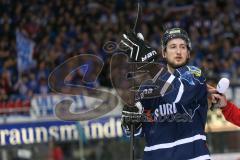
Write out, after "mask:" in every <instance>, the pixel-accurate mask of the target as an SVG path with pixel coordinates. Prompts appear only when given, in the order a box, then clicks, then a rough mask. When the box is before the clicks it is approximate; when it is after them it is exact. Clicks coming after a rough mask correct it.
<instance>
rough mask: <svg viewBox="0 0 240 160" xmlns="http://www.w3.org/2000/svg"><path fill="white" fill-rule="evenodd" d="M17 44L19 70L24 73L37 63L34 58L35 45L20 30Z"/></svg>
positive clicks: (17, 32) (17, 34)
mask: <svg viewBox="0 0 240 160" xmlns="http://www.w3.org/2000/svg"><path fill="white" fill-rule="evenodd" d="M16 43H17V55H18V56H17V63H18V70H19V71H20V72H22V71H25V70H27V69H29V68H30V67H31V66H33V65H34V63H35V62H34V60H33V58H32V57H33V51H34V46H35V43H34V42H33V41H32V40H31V39H29V38H27V37H26V36H24V35H23V34H22V33H21V32H20V31H19V30H17V31H16Z"/></svg>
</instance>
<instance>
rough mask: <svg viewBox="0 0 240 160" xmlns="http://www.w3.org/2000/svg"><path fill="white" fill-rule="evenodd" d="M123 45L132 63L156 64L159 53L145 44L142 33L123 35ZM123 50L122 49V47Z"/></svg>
mask: <svg viewBox="0 0 240 160" xmlns="http://www.w3.org/2000/svg"><path fill="white" fill-rule="evenodd" d="M121 45H122V46H123V49H122V50H124V51H126V53H127V54H128V57H129V58H130V60H131V61H132V62H154V61H156V60H157V52H156V51H155V50H154V49H153V48H152V47H151V46H149V45H148V44H147V43H146V42H144V38H143V35H142V34H141V33H138V34H135V33H133V32H128V33H125V34H123V37H122V39H121ZM120 48H121V47H120Z"/></svg>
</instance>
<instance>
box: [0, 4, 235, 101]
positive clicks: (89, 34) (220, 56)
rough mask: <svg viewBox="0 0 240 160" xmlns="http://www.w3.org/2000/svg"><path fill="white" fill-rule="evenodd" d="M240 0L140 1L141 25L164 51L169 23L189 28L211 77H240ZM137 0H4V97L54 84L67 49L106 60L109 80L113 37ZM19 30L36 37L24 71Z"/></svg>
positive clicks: (195, 58)
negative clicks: (53, 74)
mask: <svg viewBox="0 0 240 160" xmlns="http://www.w3.org/2000/svg"><path fill="white" fill-rule="evenodd" d="M239 7H240V1H239V0H229V1H223V0H204V1H193V0H184V1H182V0H176V1H174V2H173V1H168V0H166V1H161V0H151V1H147V0H145V1H143V15H142V19H141V26H140V27H139V28H140V29H139V30H140V31H141V32H142V33H143V35H144V37H145V40H146V41H147V42H149V43H150V44H151V46H152V47H154V48H156V49H158V51H159V54H160V53H161V48H160V47H161V46H160V39H161V36H162V34H163V32H164V30H165V29H166V28H171V27H182V28H184V29H185V30H187V31H188V33H189V35H190V38H191V41H192V44H193V51H192V53H191V59H192V61H191V64H193V65H196V66H198V67H201V68H204V69H206V70H207V72H206V74H207V77H208V78H209V79H211V78H216V77H217V78H219V77H221V76H224V77H229V78H231V79H232V80H235V81H237V80H239V79H240V67H239V65H240V10H239ZM136 8H137V7H136V3H133V2H132V1H126V0H107V1H103V0H98V1H96V0H70V1H65V0H51V1H48V0H29V1H20V0H14V1H11V0H2V1H1V2H0V77H1V78H0V100H1V101H2V100H9V99H13V100H14V99H16V98H21V99H28V98H31V96H32V95H33V94H35V93H36V94H46V93H49V92H50V90H49V88H48V85H47V78H48V76H49V74H50V73H51V71H52V70H53V69H54V68H55V67H56V66H58V65H59V64H61V63H62V62H64V61H65V60H67V59H68V58H70V57H73V56H75V55H80V54H93V55H97V56H98V57H100V58H102V59H103V60H104V62H105V67H104V69H103V71H102V73H101V75H100V77H99V79H98V84H99V85H102V86H107V87H111V83H110V81H109V60H110V58H111V55H112V54H110V53H108V52H106V50H104V49H103V46H104V44H105V43H106V42H108V41H115V42H118V40H119V38H120V36H121V34H122V33H123V31H124V30H127V29H128V28H129V27H131V25H132V23H133V22H134V20H135V18H136V13H137V12H136ZM16 30H19V31H20V32H21V33H23V34H24V35H25V36H26V37H28V38H30V39H31V40H33V41H34V43H35V47H34V51H33V60H34V62H35V63H34V65H31V66H29V68H28V69H27V70H24V71H23V72H21V73H19V69H18V66H17V57H18V54H17V48H16Z"/></svg>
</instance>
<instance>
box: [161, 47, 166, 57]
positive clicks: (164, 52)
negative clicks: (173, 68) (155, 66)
mask: <svg viewBox="0 0 240 160" xmlns="http://www.w3.org/2000/svg"><path fill="white" fill-rule="evenodd" d="M162 57H163V58H166V49H162Z"/></svg>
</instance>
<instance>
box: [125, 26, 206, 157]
mask: <svg viewBox="0 0 240 160" xmlns="http://www.w3.org/2000/svg"><path fill="white" fill-rule="evenodd" d="M123 41H124V43H125V44H126V43H127V42H131V43H132V44H133V45H135V46H138V47H139V48H140V49H139V50H138V52H137V53H136V54H134V53H133V52H131V53H129V58H130V59H131V60H133V61H141V60H142V61H144V62H150V61H151V62H152V61H154V62H156V61H157V59H156V58H155V55H154V54H148V53H150V52H149V50H148V51H146V50H144V49H141V48H148V49H150V47H149V46H147V47H145V46H146V44H145V43H143V41H142V40H138V38H137V36H136V35H135V34H133V33H131V34H125V35H124V40H123ZM127 46H129V44H128V45H127ZM142 46H144V47H142ZM152 50H153V49H152ZM190 51H191V42H190V40H189V38H188V35H187V33H186V32H185V31H184V30H182V29H180V28H172V29H169V30H167V31H166V32H165V33H164V35H163V37H162V55H163V57H164V59H165V60H166V69H165V72H161V73H157V74H156V76H155V77H154V80H153V81H152V84H155V85H156V86H157V87H156V88H158V89H159V92H160V96H157V97H156V96H155V97H152V98H147V99H145V98H143V99H141V100H140V101H138V102H136V104H135V106H124V108H123V111H122V126H123V129H124V131H125V133H126V134H129V132H130V130H129V128H130V125H131V124H134V125H135V133H136V134H135V135H140V134H141V135H143V136H144V137H145V141H146V144H145V148H144V157H143V159H144V160H187V159H192V160H193V159H194V160H207V159H211V158H210V155H209V150H208V148H207V145H206V135H205V132H204V128H205V123H206V118H207V110H208V104H207V87H206V82H205V78H204V76H203V75H202V72H201V70H200V69H198V68H196V67H194V66H188V65H187V63H188V60H189V58H190ZM151 53H154V52H153V51H151ZM146 55H149V56H146ZM162 82H165V84H169V85H171V86H172V87H171V90H169V91H168V92H162V91H166V90H168V89H167V88H165V87H166V86H169V85H165V84H162ZM150 86H151V85H150ZM146 88H149V86H145V85H144V84H143V85H142V86H141V87H140V89H139V92H141V91H143V90H144V89H146Z"/></svg>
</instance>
